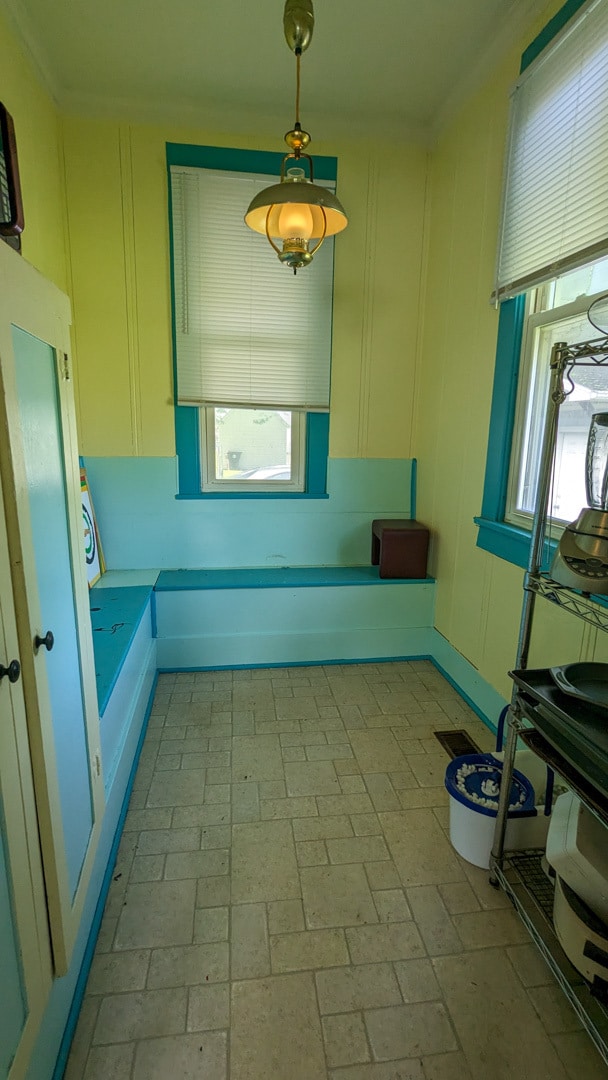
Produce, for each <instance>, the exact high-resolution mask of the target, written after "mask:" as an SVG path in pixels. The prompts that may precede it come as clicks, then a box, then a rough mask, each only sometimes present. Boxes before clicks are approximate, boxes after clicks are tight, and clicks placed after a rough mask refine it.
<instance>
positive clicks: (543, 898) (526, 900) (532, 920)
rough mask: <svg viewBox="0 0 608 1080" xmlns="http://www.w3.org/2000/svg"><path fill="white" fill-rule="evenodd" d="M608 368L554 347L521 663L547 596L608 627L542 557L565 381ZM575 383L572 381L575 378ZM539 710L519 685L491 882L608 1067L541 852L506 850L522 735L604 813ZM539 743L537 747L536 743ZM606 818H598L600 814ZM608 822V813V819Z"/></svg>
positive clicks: (597, 352) (603, 1022)
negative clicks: (545, 745) (539, 720)
mask: <svg viewBox="0 0 608 1080" xmlns="http://www.w3.org/2000/svg"><path fill="white" fill-rule="evenodd" d="M579 366H580V367H583V366H584V367H598V366H608V336H605V337H602V338H597V339H595V340H590V341H586V342H582V343H579V344H574V345H567V344H565V343H564V342H558V343H557V344H556V345H554V346H553V350H552V353H551V360H550V368H551V379H550V385H549V393H548V398H547V407H546V413H545V426H544V434H543V443H542V452H541V463H540V469H539V480H538V487H537V495H536V507H535V513H534V522H533V527H532V537H531V543H530V558H529V562H528V569H527V571H526V574H525V577H524V592H523V603H522V612H521V621H520V628H519V639H518V644H517V658H516V663H515V668H516V669H518V670H519V671H522V670H525V669H527V667H528V654H529V649H530V640H531V634H532V624H533V617H534V608H535V602H536V598H537V597H541V598H543V599H545V600H547V601H549V602H550V603H552V604H555V605H557V606H559V607H561V608H563V609H564V610H566V611H569V612H571V614H573V615H575V616H576V617H577V618H580V619H583V620H584V621H585V622H587V623H589V624H591V625H592V626H594V627H595V628H596V629H598V630H603V631H608V606H604V605H603V604H602V603H601V602H598V601H597V598H596V599H594V598H593V597H591V596H588V595H587V594H583V593H579V592H576V591H574V590H572V589H570V588H568V587H567V586H564V585H560V584H558V583H557V582H555V581H553V580H552V579H551V578H550V577H549V576H548V575H547V574H546V573H543V572H542V560H543V550H544V545H545V541H546V539H547V533H548V523H549V513H550V511H549V498H550V489H551V476H552V468H553V457H554V450H555V445H556V440H557V423H558V417H559V409H560V406H561V405H562V404H563V402H564V401H565V399H566V397H567V391H566V390H565V389H564V382H565V381H566V382H568V381H569V375H570V372H571V371H572V369H573V368H575V367H579ZM570 385H572V383H570ZM533 725H534V719H533V713H532V714H531V713H530V710H529V709H527V708H526V703H525V696H524V695H523V694H522V692H521V689H520V688H519V687H518V686H517V685H515V686H514V689H513V695H512V698H511V704H510V707H509V712H508V716H507V739H506V745H505V755H504V765H503V782H502V784H501V790H500V798H499V804H498V812H497V817H496V829H495V834H494V844H493V848H492V855H491V859H490V881H491V883H492V884H493V885H496V886H498V887H500V888H502V889H503V890H504V891H505V892H506V894H507V895H508V896H509V897H510V899H511V901H512V903H513V905H514V907H515V909H516V910H517V912H518V914H519V916H520V918H521V919H522V921H523V923H524V925H525V926H526V928H527V930H528V932H529V934H530V936H531V938H532V940H533V941H534V942H535V944H536V945H537V947H538V949H539V950H540V952H541V953H542V955H543V957H544V958H545V960H546V962H547V964H548V965H549V967H550V968H551V970H552V972H553V974H554V975H555V977H556V979H557V980H558V982H559V984H560V986H561V988H562V990H563V991H564V993H565V995H566V997H567V998H568V1000H569V1002H570V1004H571V1005H572V1007H573V1008H574V1010H575V1012H576V1013H577V1015H578V1016H579V1018H580V1020H581V1023H582V1024H583V1026H584V1028H585V1029H586V1030H587V1032H588V1034H589V1035H590V1037H591V1039H592V1040H593V1042H594V1043H595V1046H596V1047H597V1050H598V1051H599V1053H600V1055H601V1056H602V1058H603V1060H604V1061H605V1062H606V1064H608V1004H605V1003H603V1002H602V1001H600V1000H599V999H598V998H597V997H596V996H594V994H593V993H592V991H591V988H590V986H589V985H588V983H587V982H586V981H585V980H584V979H583V977H582V976H581V975H580V974H579V972H578V971H576V969H575V968H574V967H573V966H572V964H571V963H570V961H569V960H568V958H567V957H566V955H565V953H564V952H563V950H562V948H561V946H560V944H559V941H558V939H557V936H556V933H555V930H554V928H553V920H552V911H553V886H552V882H551V881H550V880H549V878H548V877H547V876H546V874H545V872H544V870H543V869H542V865H541V859H542V856H543V854H544V852H543V851H532V852H523V853H522V852H506V851H505V834H506V826H507V812H508V795H509V792H510V790H511V778H512V775H513V767H514V761H515V751H516V748H517V741H518V738H519V737H522V738H523V739H524V741H526V742H527V743H528V745H529V746H530V747H531V748H532V749H534V750H535V752H537V753H538V754H539V756H542V757H544V760H547V761H548V762H549V764H550V765H551V767H552V768H553V769H555V771H556V772H558V773H559V774H560V776H562V777H563V778H564V780H565V781H566V783H568V784H570V786H572V787H573V788H574V789H575V790H576V791H577V794H578V795H579V797H580V798H581V799H582V801H583V802H584V803H585V805H586V806H588V807H589V809H590V810H592V812H593V813H595V814H598V807H597V804H595V805H594V800H593V798H591V797H590V795H589V792H588V790H587V789H586V787H585V784H584V782H583V783H579V777H578V776H577V775H576V772H575V771H573V770H572V767H571V766H569V765H568V763H567V762H565V761H563V760H561V759H560V757H559V754H557V753H556V752H555V751H553V752H552V753H549V754H548V755H547V754H545V753H544V752H543V749H542V739H540V738H539V739H536V741H535V736H536V735H538V734H539V733H537V732H536V731H535V730H534V726H533ZM536 743H538V745H536ZM598 816H600V815H598ZM602 819H603V820H604V818H602Z"/></svg>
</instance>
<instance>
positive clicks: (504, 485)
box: [477, 0, 608, 565]
mask: <svg viewBox="0 0 608 1080" xmlns="http://www.w3.org/2000/svg"><path fill="white" fill-rule="evenodd" d="M575 6H576V0H569V3H568V4H566V6H565V8H564V9H562V11H561V12H559V13H558V15H557V16H555V18H554V19H553V20H552V22H551V23H550V24H549V25H548V26H547V27H546V28H545V30H544V31H543V33H542V34H541V35H539V38H538V39H536V41H535V42H533V43H532V45H531V46H530V49H528V50H527V52H526V53H525V54H524V56H523V58H522V74H521V75H520V77H519V79H518V81H517V83H516V85H515V87H514V89H513V92H512V99H511V112H510V123H509V135H508V145H507V155H506V164H505V170H504V186H503V200H502V215H501V223H500V234H499V247H498V258H497V273H496V283H495V288H494V292H493V294H492V298H493V300H494V301H495V303H497V304H498V305H500V308H501V315H500V324H499V340H498V349H497V363H496V373H495V383H494V398H493V403H492V419H491V428H490V440H489V448H488V464H487V470H486V482H485V489H484V501H483V509H482V515H481V518H479V519H477V523H478V524H479V526H480V534H479V539H478V543H479V545H480V546H481V547H484V548H486V549H487V550H491V551H494V553H495V554H500V555H501V556H502V557H504V558H508V559H509V558H510V559H511V561H514V562H518V561H519V562H520V565H525V562H526V560H525V558H524V556H523V548H522V546H521V540H522V536H521V533H522V530H526V529H528V530H529V528H530V525H531V517H532V511H533V507H534V502H535V493H536V486H537V478H538V467H539V460H540V442H541V437H542V424H543V417H544V410H545V403H546V397H547V387H548V381H549V357H550V353H551V347H552V345H553V344H554V342H556V341H565V342H567V343H574V342H577V341H585V340H588V339H590V338H593V337H594V336H596V337H597V336H599V331H597V330H594V328H593V326H592V325H591V323H590V322H589V321H588V319H587V315H586V313H587V310H588V308H589V305H590V303H591V302H592V301H593V300H594V299H595V298H596V297H598V296H600V295H601V294H602V293H604V292H606V291H608V180H607V177H608V0H589V2H587V3H581V4H579V9H578V11H577V13H576V14H575V15H574V16H573V17H572V18H568V16H569V15H571V13H572V9H573V7H575ZM607 310H608V305H607ZM598 411H608V382H607V381H606V376H605V374H604V373H603V372H601V371H599V370H598V371H593V370H589V369H582V370H581V373H580V374H577V376H576V386H575V387H574V389H573V391H572V393H571V394H569V397H568V403H567V404H566V405H565V406H564V407H563V408H562V410H561V415H560V430H559V437H558V449H557V460H556V469H555V480H554V491H553V503H552V517H553V518H554V520H555V521H556V522H557V523H559V522H566V521H569V520H572V519H573V518H574V517H576V516H577V515H578V513H579V511H580V509H581V507H582V506H583V505H584V504H585V501H586V500H585V491H584V468H583V463H584V453H585V445H586V440H587V433H588V430H589V422H590V418H591V415H592V414H593V413H594V412H598ZM509 529H510V530H511V534H512V535H513V536H514V535H515V534H514V532H513V530H514V529H515V530H518V533H519V535H518V537H517V539H519V541H520V548H519V554H518V556H517V557H513V558H511V555H510V553H509V547H508V545H507V546H506V547H505V536H506V535H507V533H508V532H509ZM501 530H502V532H503V534H504V535H503V536H502V537H499V539H497V535H498V533H500V532H501ZM490 534H491V535H490Z"/></svg>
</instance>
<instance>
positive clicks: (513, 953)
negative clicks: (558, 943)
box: [507, 944, 555, 987]
mask: <svg viewBox="0 0 608 1080" xmlns="http://www.w3.org/2000/svg"><path fill="white" fill-rule="evenodd" d="M507 956H508V957H509V960H510V961H511V963H512V964H513V967H514V968H515V971H516V972H517V974H518V975H519V978H520V980H521V983H522V985H523V986H525V987H531V986H551V985H552V984H553V983H554V982H555V979H554V977H553V975H552V973H551V970H550V968H549V967H548V965H547V963H546V962H545V961H544V960H543V957H542V955H541V953H540V952H539V950H538V949H537V948H536V946H535V945H531V944H529V945H513V946H512V948H510V949H507Z"/></svg>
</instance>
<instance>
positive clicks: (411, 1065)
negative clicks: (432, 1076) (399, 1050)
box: [329, 1058, 424, 1080]
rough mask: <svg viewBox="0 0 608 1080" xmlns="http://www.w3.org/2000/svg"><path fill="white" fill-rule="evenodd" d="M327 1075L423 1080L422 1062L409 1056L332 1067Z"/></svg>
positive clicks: (346, 1079) (333, 1078)
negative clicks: (383, 1061) (372, 1062)
mask: <svg viewBox="0 0 608 1080" xmlns="http://www.w3.org/2000/svg"><path fill="white" fill-rule="evenodd" d="M329 1076H330V1080H424V1074H423V1072H422V1063H421V1062H420V1061H419V1060H414V1059H411V1058H410V1059H409V1060H408V1061H403V1060H401V1061H390V1062H386V1063H384V1064H382V1063H378V1064H374V1065H351V1066H350V1067H348V1068H346V1069H332V1071H331V1072H330V1074H329Z"/></svg>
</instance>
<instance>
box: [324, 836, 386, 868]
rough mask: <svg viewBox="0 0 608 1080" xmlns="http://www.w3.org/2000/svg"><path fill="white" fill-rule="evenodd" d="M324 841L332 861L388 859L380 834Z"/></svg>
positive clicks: (378, 860)
mask: <svg viewBox="0 0 608 1080" xmlns="http://www.w3.org/2000/svg"><path fill="white" fill-rule="evenodd" d="M326 843H327V851H328V853H329V861H330V862H332V863H363V862H365V863H368V862H382V861H384V860H388V859H390V855H389V853H388V849H387V846H386V844H385V843H384V840H383V838H382V837H381V836H353V837H351V838H346V839H344V840H327V841H326Z"/></svg>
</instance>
